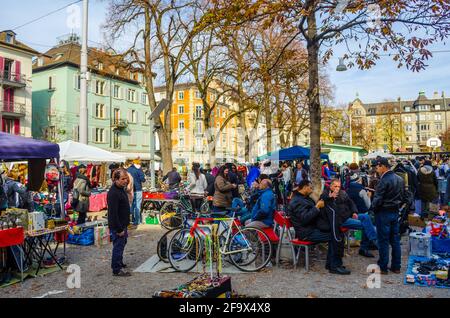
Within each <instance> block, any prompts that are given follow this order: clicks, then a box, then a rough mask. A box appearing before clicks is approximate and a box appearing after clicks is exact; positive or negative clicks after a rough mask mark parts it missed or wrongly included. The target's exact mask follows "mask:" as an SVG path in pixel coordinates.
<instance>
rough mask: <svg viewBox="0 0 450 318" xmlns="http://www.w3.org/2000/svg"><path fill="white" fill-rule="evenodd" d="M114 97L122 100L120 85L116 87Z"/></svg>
mask: <svg viewBox="0 0 450 318" xmlns="http://www.w3.org/2000/svg"><path fill="white" fill-rule="evenodd" d="M113 94H114V95H113V96H114V98H120V97H121V96H120V86H119V85H114V89H113Z"/></svg>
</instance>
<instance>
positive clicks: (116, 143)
mask: <svg viewBox="0 0 450 318" xmlns="http://www.w3.org/2000/svg"><path fill="white" fill-rule="evenodd" d="M113 138H114V142H113V143H114V149H120V132H118V131H115V132H114V136H113Z"/></svg>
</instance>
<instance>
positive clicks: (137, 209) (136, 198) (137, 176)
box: [127, 158, 145, 226]
mask: <svg viewBox="0 0 450 318" xmlns="http://www.w3.org/2000/svg"><path fill="white" fill-rule="evenodd" d="M127 171H128V173H129V174H130V175H131V177H132V180H133V204H132V205H131V215H132V216H133V225H134V226H138V225H139V224H140V223H141V205H142V183H144V182H145V174H144V172H143V171H142V168H141V160H140V159H139V158H138V159H135V160H133V164H132V165H131V166H130V167H129V168H128V169H127Z"/></svg>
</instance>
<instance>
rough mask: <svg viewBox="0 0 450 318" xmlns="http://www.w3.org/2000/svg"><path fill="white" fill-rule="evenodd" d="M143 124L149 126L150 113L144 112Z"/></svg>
mask: <svg viewBox="0 0 450 318" xmlns="http://www.w3.org/2000/svg"><path fill="white" fill-rule="evenodd" d="M144 124H145V125H150V113H149V112H145V117H144Z"/></svg>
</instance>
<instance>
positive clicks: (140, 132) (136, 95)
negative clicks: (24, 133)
mask: <svg viewBox="0 0 450 318" xmlns="http://www.w3.org/2000/svg"><path fill="white" fill-rule="evenodd" d="M80 52H81V45H80V44H79V41H78V38H77V37H76V36H73V35H72V36H71V37H70V38H69V39H68V40H66V41H61V42H60V44H59V45H58V46H56V47H53V48H52V49H50V50H49V51H47V52H46V53H45V54H43V55H41V56H39V57H38V58H37V59H36V61H35V62H34V64H33V76H32V80H33V94H32V102H33V123H32V134H33V137H34V138H37V139H46V140H50V141H54V142H61V141H65V140H74V141H78V140H79V113H80V73H79V68H80V65H79V63H80ZM88 69H89V72H90V78H88V80H89V81H88V127H89V132H88V143H89V144H90V145H93V146H96V147H99V148H103V149H105V150H108V151H112V152H115V153H118V154H121V155H123V156H125V157H127V158H130V159H132V158H136V157H138V156H139V157H141V159H143V160H147V159H149V157H150V155H149V151H150V149H149V141H150V130H149V125H148V124H149V122H148V117H149V115H150V107H149V105H148V96H147V94H146V93H145V89H144V86H143V77H142V74H140V73H138V72H135V71H133V70H129V69H128V68H126V65H124V63H123V62H122V61H120V60H119V59H118V58H117V57H115V56H113V55H112V54H110V53H109V52H104V51H102V50H99V49H96V48H89V50H88ZM156 140H157V138H156ZM156 146H157V147H158V143H157V145H156ZM157 149H158V148H157Z"/></svg>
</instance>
